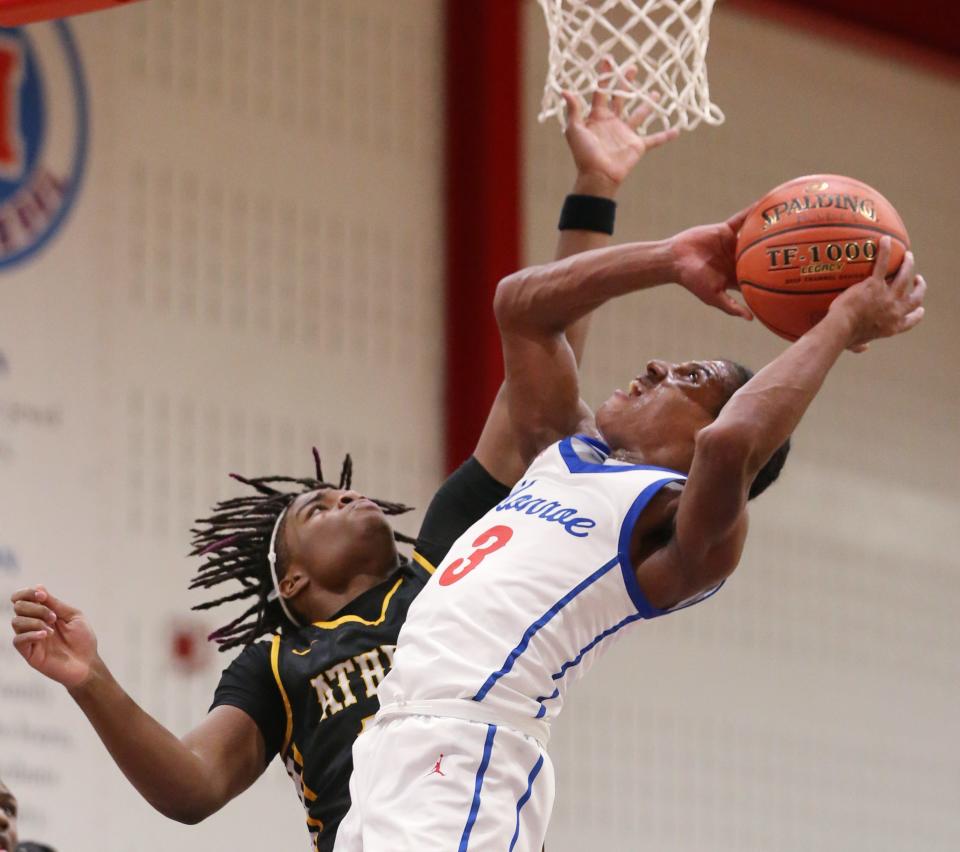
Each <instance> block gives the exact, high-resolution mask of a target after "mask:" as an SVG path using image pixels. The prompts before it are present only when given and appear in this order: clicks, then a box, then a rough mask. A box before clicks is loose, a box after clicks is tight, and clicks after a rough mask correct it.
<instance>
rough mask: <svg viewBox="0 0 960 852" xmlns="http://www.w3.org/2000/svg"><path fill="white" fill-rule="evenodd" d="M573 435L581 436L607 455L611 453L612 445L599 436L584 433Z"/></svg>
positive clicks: (581, 438)
mask: <svg viewBox="0 0 960 852" xmlns="http://www.w3.org/2000/svg"><path fill="white" fill-rule="evenodd" d="M573 437H574V438H579V439H580V440H581V441H585V442H586V443H588V444H589V445H590V446H591V447H593V448H594V449H595V450H599V451H600V452H601V453H603V454H604V455H605V456H609V455H610V447H608V446H607V445H606V444H605V443H603V441H601V440H600V439H599V438H591V437H590V436H589V435H583V434H578V435H574V436H573Z"/></svg>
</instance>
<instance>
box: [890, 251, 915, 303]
mask: <svg viewBox="0 0 960 852" xmlns="http://www.w3.org/2000/svg"><path fill="white" fill-rule="evenodd" d="M915 267H916V263H915V261H914V258H913V252H912V251H908V252H906V253H905V254H904V255H903V260H902V261H901V263H900V268H899V269H898V270H897V274H896V276H895V277H894V279H893V281H892V282H891V284H890V289H891V290H892V291H893V294H894V295H895V296H896V297H897V298H898V299H902V298H903V297H904V296H906V295H907V293H908V292H909V290H910V288H911V287H912V286H913V280H914V274H913V271H914V268H915Z"/></svg>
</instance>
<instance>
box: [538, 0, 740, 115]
mask: <svg viewBox="0 0 960 852" xmlns="http://www.w3.org/2000/svg"><path fill="white" fill-rule="evenodd" d="M539 2H540V6H541V8H542V9H543V14H544V17H545V18H546V20H547V32H548V35H549V38H550V67H549V69H548V71H547V81H546V84H545V85H544V89H543V101H542V103H541V109H540V115H539V116H538V118H539V119H540V121H541V122H543V121H546V120H547V119H548V118H549V117H550V116H556V117H557V119H558V120H559V121H560V124H561V126H565V125H566V117H565V112H564V103H563V98H562V97H561V94H560V93H561V92H563V91H568V92H572V93H573V94H574V95H576V96H578V97H579V98H580V99H581V101H582V102H583V103H584V105H585V107H587V108H588V107H589V102H590V98H591V96H592V95H593V92H594V91H595V90H596V89H597V88H598V87H599V88H600V89H601V90H602V91H605V92H607V93H609V94H611V95H619V96H621V97H623V98H624V104H625V107H626V111H627V113H628V114H629V112H631V111H632V110H634V109H635V108H636V107H638V106H640V104H642V103H645V104H647V105H649V106H650V107H651V108H652V112H651V113H650V115H649V117H648V118H647V119H646V121H644V123H643V125H642V126H641V127H640V128H639V130H640V132H642V133H646V132H647V131H648V128H650V127H651V125H655V124H657V123H659V125H660V126H659V127H656V128H653V129H662V130H666V129H668V128H672V127H678V128H681V129H683V130H692V129H693V128H694V127H696V126H697V125H698V124H700V122H701V121H705V122H706V123H707V124H722V123H723V113H722V112H721V111H720V109H719V107H717V106H716V105H715V104H712V103H711V102H710V87H709V85H708V83H707V61H706V58H707V44H708V42H709V41H710V13H711V12H712V11H713V4H714V0H539ZM603 59H608V60H609V61H610V63H611V64H612V66H613V70H612V73H611V74H607V73H606V72H604V73H603V74H602V75H601V72H600V70H599V66H600V62H601V60H603ZM631 65H636V66H637V77H636V81H635V82H634V83H633V84H630V83H628V82H627V80H626V76H625V74H626V70H627V69H628V68H629V67H630V66H631ZM601 76H602V77H603V84H602V85H600V79H601ZM654 92H658V93H659V95H660V97H659V99H655V98H652V97H651V94H652V93H654Z"/></svg>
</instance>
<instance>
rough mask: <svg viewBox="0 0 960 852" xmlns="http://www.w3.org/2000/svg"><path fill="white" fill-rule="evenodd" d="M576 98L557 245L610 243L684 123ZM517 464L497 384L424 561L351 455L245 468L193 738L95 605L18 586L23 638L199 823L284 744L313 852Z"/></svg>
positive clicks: (424, 544)
mask: <svg viewBox="0 0 960 852" xmlns="http://www.w3.org/2000/svg"><path fill="white" fill-rule="evenodd" d="M568 103H569V104H570V106H571V114H570V122H569V127H568V130H567V140H568V143H569V145H570V148H571V151H572V153H573V156H574V160H575V162H576V165H577V171H578V174H577V180H576V183H575V186H574V193H573V194H572V195H571V196H569V197H568V199H567V202H566V204H565V209H564V214H563V216H562V218H561V236H560V242H559V246H558V252H557V255H558V257H560V258H562V257H566V256H568V255H571V254H575V253H578V252H581V251H585V250H588V249H593V248H599V247H602V246H604V245H605V244H606V243H607V242H608V241H609V236H608V235H609V233H611V232H612V213H613V205H612V203H611V201H610V199H612V197H613V195H614V194H615V193H616V191H617V189H618V188H619V186H620V184H621V183H622V181H623V180H624V179H625V178H626V176H627V174H628V173H629V172H630V171H631V169H632V168H633V166H634V165H635V164H636V162H637V161H638V160H639V159H640V158H641V157H642V155H643V154H644V152H645V150H647V149H648V148H651V147H655V146H656V145H659V144H662V143H663V142H666V141H668V140H669V139H671V138H674V137H675V135H676V134H675V132H665V133H659V134H656V135H654V136H650V137H646V138H644V137H641V136H638V135H637V134H636V132H635V131H634V128H635V127H637V126H639V123H640V122H641V121H642V119H643V117H644V114H645V113H644V111H643V110H641V111H638V112H637V113H634V114H633V115H632V116H631V117H629V118H627V119H624V118H621V117H620V112H621V111H622V103H621V102H620V101H619V100H618V99H616V98H615V99H613V101H611V102H610V103H608V101H607V98H606V97H605V96H603V95H600V94H597V95H596V96H595V97H594V101H593V105H592V109H591V112H590V115H589V116H588V117H587V118H586V120H583V119H581V117H580V114H579V110H578V109H577V107H576V105H575V104H574V103H573V102H572V100H571V101H568ZM585 332H586V327H585V321H580V322H579V323H578V324H577V325H575V326H572V327H571V328H570V329H568V337H569V339H570V342H571V345H572V347H573V349H574V351H575V353H576V354H577V356H578V357H579V355H580V353H581V352H582V347H583V340H584V336H585ZM522 471H523V464H522V462H521V459H520V456H519V453H518V451H517V449H516V445H515V442H514V439H513V436H512V431H511V427H510V423H509V417H508V414H507V411H506V405H505V400H503V399H502V394H501V396H498V398H497V400H496V402H495V403H494V405H493V408H492V409H491V412H490V415H489V417H488V420H487V423H486V425H485V427H484V430H483V432H482V434H481V437H480V439H479V442H478V444H477V447H476V450H475V452H474V455H473V456H472V457H471V458H470V459H468V460H467V462H466V463H465V464H464V465H462V466H461V467H460V468H459V469H458V470H457V471H456V472H455V473H454V474H453V475H452V476H451V477H450V478H449V479H448V480H447V481H446V482H445V483H444V484H443V486H441V488H440V490H439V491H438V492H437V494H436V496H435V497H434V499H433V501H432V502H431V504H430V507H429V509H428V511H427V514H426V517H425V519H424V523H423V526H422V527H421V530H420V534H419V536H418V538H417V540H416V545H415V550H414V553H413V558H412V559H406V558H403V557H400V556H399V554H398V552H397V549H396V545H395V536H394V533H393V531H392V529H391V527H390V525H389V523H388V522H387V518H386V516H387V515H389V514H395V513H397V512H399V511H402V510H403V509H404V508H405V507H403V506H401V505H399V504H393V503H386V502H380V501H374V500H369V499H367V498H365V497H362V496H361V495H360V494H359V493H357V492H356V491H353V490H352V488H351V484H352V483H351V470H350V466H349V464H347V465H346V466H345V467H344V470H343V471H342V473H341V476H340V480H339V482H338V483H337V484H336V485H334V484H333V483H325V482H323V477H322V473H321V471H320V468H319V463H318V464H317V471H316V478H315V479H290V478H285V477H264V478H257V479H243V478H241V481H242V482H244V483H246V484H247V485H248V486H250V487H251V488H252V489H253V490H254V493H253V494H251V495H248V496H246V497H238V498H234V499H231V500H226V501H224V502H222V503H220V504H218V506H217V507H215V510H214V514H213V515H211V516H210V517H209V518H206V519H204V520H203V521H200V522H199V526H198V528H197V530H195V536H194V544H195V552H196V553H197V554H198V555H201V556H203V557H204V559H205V562H204V565H203V566H202V567H201V569H200V572H199V573H198V576H197V578H196V579H195V580H194V583H193V585H194V586H195V587H200V588H210V587H212V586H216V585H219V584H220V583H221V582H226V581H230V582H239V583H240V589H239V591H237V592H235V593H233V594H230V595H227V596H226V597H224V598H220V599H218V600H215V601H212V602H210V603H209V604H203V605H201V606H202V607H206V606H210V605H217V604H220V603H223V602H225V601H231V600H240V599H248V598H252V599H253V604H252V606H250V607H249V608H248V609H247V610H246V611H245V612H244V613H243V614H242V615H241V616H240V617H239V618H236V619H234V620H233V621H231V622H230V623H228V624H227V625H225V626H224V627H223V628H221V629H220V630H218V631H216V633H215V634H214V638H215V639H216V640H217V641H219V642H220V644H221V647H222V648H230V647H234V646H236V645H245V646H246V647H245V648H244V650H243V651H242V652H241V654H240V655H239V656H238V657H237V658H236V660H234V661H233V663H232V664H231V665H230V666H229V667H228V668H227V670H226V671H225V672H224V674H223V677H222V679H221V682H220V685H219V686H218V688H217V691H216V694H215V697H214V701H213V706H212V707H211V709H210V712H209V714H208V715H207V717H206V718H205V719H204V720H203V722H201V723H200V724H199V725H198V726H197V727H196V728H194V729H193V730H192V731H191V732H189V733H187V734H186V735H185V736H183V737H181V738H178V737H176V736H175V735H173V734H172V733H170V732H169V731H167V730H166V729H165V728H164V727H163V726H161V725H160V724H159V723H158V722H157V721H156V720H154V719H153V718H152V717H150V716H149V715H148V714H147V713H145V712H144V711H143V710H142V709H141V708H140V707H139V706H138V705H137V704H136V703H135V702H134V701H133V700H132V699H131V698H130V697H129V696H128V695H127V694H126V693H125V692H124V691H123V690H122V688H121V687H120V685H119V684H118V683H117V682H116V681H115V680H114V678H113V676H112V675H111V674H110V672H109V670H108V669H107V667H106V666H105V664H104V663H103V661H102V660H101V659H100V657H99V656H98V654H97V648H96V638H95V636H94V634H93V631H92V630H91V628H90V626H89V624H88V623H87V622H86V620H85V618H84V616H83V614H82V613H81V612H80V611H79V610H77V609H74V608H73V607H71V606H69V605H68V604H66V603H64V602H62V601H59V600H57V599H56V598H55V597H54V596H52V595H51V594H50V593H49V592H48V591H47V590H46V589H45V588H44V587H42V586H34V587H32V588H29V589H24V590H21V591H19V592H17V593H15V594H14V595H13V601H14V611H15V613H16V614H15V616H14V619H13V627H14V631H15V633H16V636H15V638H14V644H15V646H16V647H17V649H18V650H19V651H20V653H21V654H22V655H23V656H24V658H25V659H26V660H27V661H28V663H29V664H30V665H31V666H33V667H34V668H36V669H38V670H39V671H41V672H42V673H44V674H45V675H47V676H48V677H50V678H52V679H53V680H56V681H58V682H60V683H62V684H63V685H65V686H66V687H67V688H68V690H69V691H70V694H71V695H72V696H73V697H74V699H75V700H76V702H77V703H78V704H79V706H80V707H81V709H82V710H83V711H84V713H85V714H86V715H87V717H88V719H89V720H90V722H91V723H92V724H93V726H94V728H95V729H96V730H97V733H98V734H99V735H100V737H101V739H102V740H103V742H104V744H105V745H106V747H107V749H108V750H109V751H110V754H111V755H112V756H113V758H114V760H115V761H116V763H117V764H118V765H119V767H120V768H121V770H122V771H123V772H124V774H125V775H126V776H127V778H128V779H129V780H130V781H131V783H132V784H133V785H134V786H135V787H136V788H137V790H138V791H139V792H140V793H141V794H142V795H143V796H144V798H146V799H147V801H149V802H150V803H151V804H152V805H153V806H154V807H155V808H156V809H157V810H159V811H160V812H161V813H163V814H165V815H166V816H168V817H171V818H173V819H177V820H180V821H182V822H187V823H195V822H199V821H200V820H202V819H204V818H205V817H207V816H209V815H210V814H212V813H214V812H215V811H217V810H219V809H220V808H221V807H222V806H223V805H224V804H226V803H227V802H228V801H229V800H230V799H232V798H233V797H234V796H236V795H238V794H239V793H240V792H242V791H243V790H245V789H246V788H247V787H249V786H250V784H252V783H253V782H254V781H255V780H256V779H257V778H258V777H259V776H260V775H261V774H262V772H263V770H264V768H265V767H266V765H267V763H268V762H269V761H270V760H271V759H272V758H273V756H274V755H276V754H279V755H280V756H281V757H282V759H283V760H284V762H285V764H286V767H287V769H288V771H289V772H290V774H291V776H292V777H293V778H294V780H295V783H296V785H297V790H298V792H299V794H300V797H301V800H302V801H303V804H304V806H305V809H306V811H307V821H308V825H309V828H310V831H311V834H312V835H313V837H314V846H315V849H317V850H318V852H323V850H330V849H332V847H333V841H334V838H335V834H336V829H337V826H338V824H339V822H340V820H341V819H342V817H343V816H344V814H345V813H346V811H347V810H348V808H349V798H348V796H349V790H348V779H349V775H350V771H351V768H352V754H351V749H352V746H353V742H354V740H355V738H356V736H357V735H358V734H359V733H360V731H361V730H362V728H363V724H364V722H365V720H366V719H368V718H370V717H371V716H372V715H373V714H374V713H375V712H376V710H377V708H378V704H377V697H376V691H377V687H378V685H379V683H380V681H381V680H382V679H383V677H384V676H385V674H386V673H387V671H388V670H389V669H390V666H391V661H392V653H393V647H394V645H395V643H396V640H397V635H398V632H399V630H400V626H401V625H402V623H403V620H404V618H405V616H406V612H407V608H408V607H409V605H410V603H411V601H412V600H413V598H414V597H415V595H416V594H417V592H418V591H419V590H420V589H421V588H422V586H423V584H424V583H425V582H426V580H427V579H428V577H429V574H430V572H431V571H432V570H433V567H432V566H433V565H436V564H439V562H440V561H442V559H443V557H444V555H445V554H446V552H447V549H448V548H449V547H450V545H451V544H452V543H453V542H454V541H455V540H456V539H457V538H458V537H459V535H460V534H461V533H462V532H463V531H464V530H465V529H467V527H469V526H470V525H471V524H472V523H473V522H474V521H475V520H476V519H477V518H479V517H481V516H482V515H483V514H485V513H486V511H487V510H488V509H490V508H491V507H492V506H494V505H495V504H496V503H497V502H499V501H500V500H501V499H502V498H503V497H505V496H506V494H507V493H508V491H509V486H511V485H512V484H513V483H514V482H515V481H516V480H517V478H518V477H519V475H520V474H521V473H522ZM401 539H402V537H401ZM265 635H269V636H270V638H269V639H267V640H266V641H257V640H258V639H260V638H261V637H263V636H265Z"/></svg>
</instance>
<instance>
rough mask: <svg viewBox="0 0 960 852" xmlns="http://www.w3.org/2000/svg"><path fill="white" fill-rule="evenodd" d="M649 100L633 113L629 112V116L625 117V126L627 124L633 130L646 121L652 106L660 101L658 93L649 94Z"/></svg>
mask: <svg viewBox="0 0 960 852" xmlns="http://www.w3.org/2000/svg"><path fill="white" fill-rule="evenodd" d="M649 98H650V101H649V102H648V101H644V102H643V103H642V104H640V106H638V107H637V108H636V109H635V110H634V111H633V112H631V113H630V115H629V116H627V124H629V125H630V126H631V127H632V128H633V129H634V130H636V129H637V128H638V127H639V126H640V125H641V124H643V122H644V121H646V119H647V116H648V115H650V113H651V112H653V105H654V104H655V103H656V102H657V101H659V100H660V93H659V92H650V94H649Z"/></svg>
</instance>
